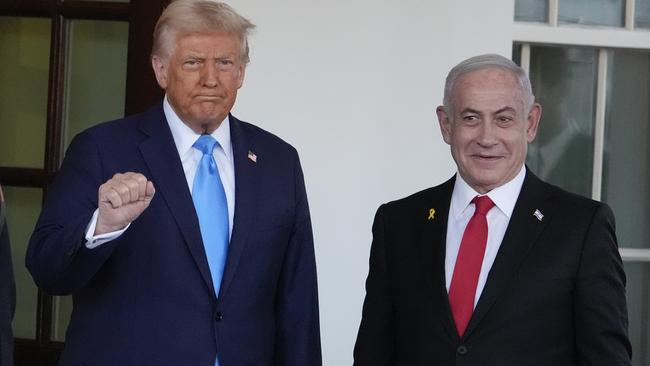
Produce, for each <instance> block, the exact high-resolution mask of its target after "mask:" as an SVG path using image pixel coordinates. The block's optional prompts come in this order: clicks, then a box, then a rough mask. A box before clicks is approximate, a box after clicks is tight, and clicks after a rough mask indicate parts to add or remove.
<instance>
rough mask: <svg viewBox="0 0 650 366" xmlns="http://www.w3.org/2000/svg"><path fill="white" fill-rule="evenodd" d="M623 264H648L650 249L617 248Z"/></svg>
mask: <svg viewBox="0 0 650 366" xmlns="http://www.w3.org/2000/svg"><path fill="white" fill-rule="evenodd" d="M618 251H619V252H620V253H621V258H623V261H624V262H650V249H639V248H619V249H618Z"/></svg>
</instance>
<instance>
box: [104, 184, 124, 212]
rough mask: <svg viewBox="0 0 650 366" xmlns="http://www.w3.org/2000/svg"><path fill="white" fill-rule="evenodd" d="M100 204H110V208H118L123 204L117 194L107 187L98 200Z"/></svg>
mask: <svg viewBox="0 0 650 366" xmlns="http://www.w3.org/2000/svg"><path fill="white" fill-rule="evenodd" d="M100 201H101V202H107V203H110V204H111V207H112V208H119V207H121V206H122V203H123V202H124V201H123V200H122V196H121V195H120V194H119V192H117V191H116V190H115V189H114V188H113V187H111V186H108V187H107V189H106V190H105V192H104V194H103V197H102V198H100Z"/></svg>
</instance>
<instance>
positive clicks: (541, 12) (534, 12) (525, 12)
mask: <svg viewBox="0 0 650 366" xmlns="http://www.w3.org/2000/svg"><path fill="white" fill-rule="evenodd" d="M515 20H516V21H519V22H542V23H548V0H516V1H515Z"/></svg>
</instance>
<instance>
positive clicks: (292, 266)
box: [275, 150, 322, 366]
mask: <svg viewBox="0 0 650 366" xmlns="http://www.w3.org/2000/svg"><path fill="white" fill-rule="evenodd" d="M293 154H294V159H295V163H294V179H295V205H296V206H295V220H294V227H293V230H292V233H291V237H290V239H289V244H288V247H287V252H286V253H285V256H284V261H283V264H282V271H281V275H280V280H279V286H278V292H277V297H276V310H275V312H276V314H275V315H276V342H275V347H276V348H275V365H277V366H320V365H321V363H322V360H321V344H320V327H319V315H318V314H319V313H318V286H317V280H316V260H315V255H314V239H313V235H312V229H311V219H310V215H309V205H308V203H307V194H306V191H305V183H304V178H303V174H302V169H301V167H300V161H299V160H298V155H297V153H296V152H295V150H294V151H293Z"/></svg>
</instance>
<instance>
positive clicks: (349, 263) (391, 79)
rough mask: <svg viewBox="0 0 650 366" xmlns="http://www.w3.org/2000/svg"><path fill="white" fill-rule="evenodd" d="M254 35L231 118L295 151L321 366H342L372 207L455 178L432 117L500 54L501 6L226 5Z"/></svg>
mask: <svg viewBox="0 0 650 366" xmlns="http://www.w3.org/2000/svg"><path fill="white" fill-rule="evenodd" d="M230 4H231V5H232V6H233V7H234V8H235V9H237V10H238V11H239V12H240V13H242V14H243V15H244V16H246V17H248V18H249V19H250V20H251V21H253V22H254V23H255V24H257V26H258V28H257V30H256V32H255V34H254V35H253V36H252V38H251V52H252V54H251V64H250V66H249V68H248V71H247V76H246V81H245V84H244V87H243V88H242V90H241V91H240V96H239V98H238V101H237V105H236V107H235V111H234V114H235V115H236V116H238V117H239V118H241V119H243V120H246V121H250V122H253V123H255V124H257V125H259V126H261V127H262V128H265V129H267V130H269V131H271V132H273V133H276V134H278V135H279V136H281V137H282V138H283V139H285V140H286V141H288V142H290V143H291V144H293V145H294V146H295V147H296V148H297V149H298V151H299V153H300V156H301V160H302V165H303V170H304V173H305V181H306V185H307V193H308V195H309V200H310V206H311V215H312V222H313V228H314V236H315V243H316V256H317V258H316V259H317V264H318V271H319V273H318V275H319V291H320V312H321V337H322V345H323V363H324V365H326V366H340V365H350V364H352V349H353V346H354V341H355V338H356V333H357V330H358V326H359V321H360V317H361V307H362V303H363V297H364V295H365V289H364V281H365V278H366V275H367V271H368V255H369V249H370V242H371V232H370V229H371V224H372V219H373V216H374V213H375V210H376V209H377V207H378V206H379V204H381V203H383V202H386V201H389V200H393V199H397V198H400V197H403V196H406V195H408V194H410V193H413V192H415V191H418V190H421V189H424V188H426V187H430V186H433V185H436V184H438V183H441V182H442V181H444V180H446V179H447V178H448V177H449V176H451V174H452V173H453V172H454V171H455V167H454V164H453V161H452V160H451V157H450V155H449V149H448V146H447V145H445V144H444V142H443V141H442V138H441V136H440V132H439V129H438V126H437V120H436V115H435V108H436V106H437V105H438V104H440V103H441V101H442V89H443V82H444V77H445V76H446V73H447V72H448V70H449V69H450V68H451V67H452V66H453V65H455V64H456V63H457V62H459V61H461V60H462V59H464V58H467V57H469V56H473V55H476V54H480V53H488V52H491V53H492V52H494V53H500V54H503V55H506V56H509V55H510V52H511V51H510V50H511V44H512V35H511V32H512V31H511V28H512V22H513V21H512V19H513V12H514V5H513V4H514V1H513V0H494V1H482V0H457V1H433V0H401V1H389V0H350V1H344V0H338V1H336V0H335V1H315V0H276V1H268V0H232V1H230Z"/></svg>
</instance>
